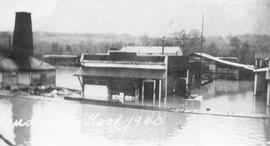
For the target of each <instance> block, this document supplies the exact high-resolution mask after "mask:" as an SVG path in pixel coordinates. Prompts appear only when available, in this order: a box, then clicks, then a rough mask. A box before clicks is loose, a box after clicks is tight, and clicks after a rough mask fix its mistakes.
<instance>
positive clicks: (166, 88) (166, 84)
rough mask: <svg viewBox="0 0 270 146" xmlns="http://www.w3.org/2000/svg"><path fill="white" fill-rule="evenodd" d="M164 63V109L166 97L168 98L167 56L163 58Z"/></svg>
mask: <svg viewBox="0 0 270 146" xmlns="http://www.w3.org/2000/svg"><path fill="white" fill-rule="evenodd" d="M165 63H166V72H165V74H166V77H165V98H164V105H165V107H166V104H167V96H168V56H167V55H166V56H165Z"/></svg>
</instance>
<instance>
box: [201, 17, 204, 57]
mask: <svg viewBox="0 0 270 146" xmlns="http://www.w3.org/2000/svg"><path fill="white" fill-rule="evenodd" d="M203 27H204V15H203V14H202V33H201V55H202V52H203Z"/></svg>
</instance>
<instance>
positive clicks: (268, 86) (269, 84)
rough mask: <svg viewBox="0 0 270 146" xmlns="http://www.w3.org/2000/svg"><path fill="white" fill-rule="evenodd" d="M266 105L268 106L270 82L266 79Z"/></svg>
mask: <svg viewBox="0 0 270 146" xmlns="http://www.w3.org/2000/svg"><path fill="white" fill-rule="evenodd" d="M266 105H267V106H270V82H269V81H267V100H266Z"/></svg>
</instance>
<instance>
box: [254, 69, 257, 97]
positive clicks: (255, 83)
mask: <svg viewBox="0 0 270 146" xmlns="http://www.w3.org/2000/svg"><path fill="white" fill-rule="evenodd" d="M257 84H258V74H257V73H256V72H255V77H254V91H253V94H254V96H256V95H257V94H256V93H257Z"/></svg>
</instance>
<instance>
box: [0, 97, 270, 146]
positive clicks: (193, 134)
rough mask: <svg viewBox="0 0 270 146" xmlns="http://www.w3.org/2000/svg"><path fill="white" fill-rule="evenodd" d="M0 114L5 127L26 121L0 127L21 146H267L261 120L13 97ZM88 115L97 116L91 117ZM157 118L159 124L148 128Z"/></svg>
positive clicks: (1, 101)
mask: <svg viewBox="0 0 270 146" xmlns="http://www.w3.org/2000/svg"><path fill="white" fill-rule="evenodd" d="M15 106H16V107H15ZM0 115H1V118H4V119H5V120H6V121H7V122H8V123H12V122H13V121H14V120H16V119H18V118H23V119H25V120H31V122H32V123H31V127H20V128H19V127H14V126H10V125H6V126H0V134H2V135H4V136H5V137H6V138H7V139H9V140H10V141H11V142H12V143H15V142H16V144H17V145H19V144H23V145H26V146H28V145H31V146H49V145H65V146H74V145H80V146H88V145H97V144H98V145H115V146H118V145H120V146H121V145H132V146H136V145H168V146H172V145H179V144H182V145H267V144H270V137H269V135H270V133H269V131H270V129H269V128H270V126H269V125H270V122H269V120H264V119H252V118H234V117H222V116H207V115H193V114H190V115H188V114H183V113H169V112H160V111H148V110H138V109H128V108H117V107H106V106H96V105H87V104H78V103H69V102H64V101H63V102H51V101H43V100H32V99H23V98H19V97H16V98H0ZM92 115H99V116H97V117H96V118H93V116H92ZM91 116H92V117H91ZM158 117H161V119H162V122H161V123H157V124H156V125H155V124H153V121H155V119H158ZM118 119H120V120H118ZM117 120H118V125H116V127H118V128H114V127H115V125H114V123H113V121H117ZM108 121H110V124H108ZM119 127H120V128H119ZM13 129H14V130H13ZM0 144H2V141H1V140H0Z"/></svg>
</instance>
